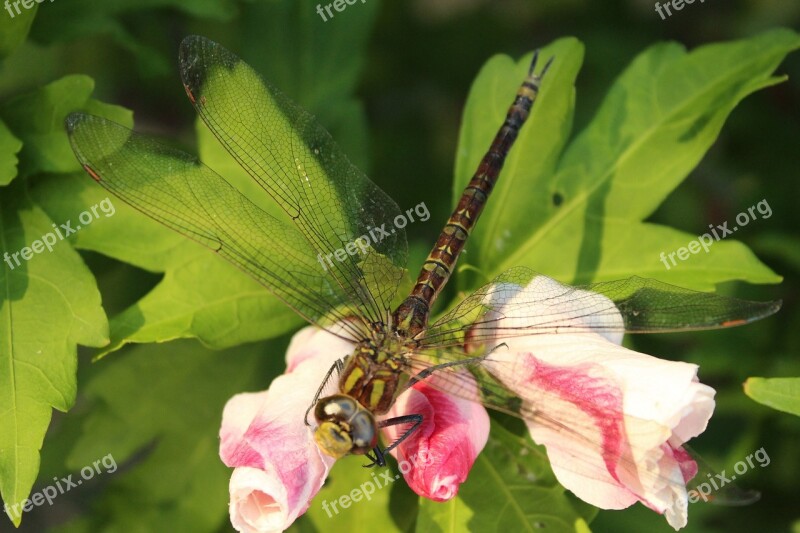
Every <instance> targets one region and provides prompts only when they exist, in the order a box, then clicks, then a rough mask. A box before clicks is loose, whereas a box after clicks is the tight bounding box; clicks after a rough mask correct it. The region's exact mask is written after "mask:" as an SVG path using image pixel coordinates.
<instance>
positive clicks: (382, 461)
mask: <svg viewBox="0 0 800 533" xmlns="http://www.w3.org/2000/svg"><path fill="white" fill-rule="evenodd" d="M409 422H413V425H412V426H411V427H410V428H408V430H407V431H406V432H405V433H403V434H402V435H401V436H400V438H399V439H397V440H396V441H394V442H393V443H392V444H390V445H389V446H388V447H386V448H384V449H383V450H381V448H380V446H375V448H374V449H373V450H372V451H373V452H374V453H375V457H373V456H372V455H370V454H368V453H367V454H365V455H366V456H367V459H369V460H370V461H372V462H371V463H368V464H365V465H363V466H364V468H372V467H373V466H386V454H387V453H389V452H390V451H392V450H394V449H395V448H396V447H397V445H398V444H400V443H401V442H403V441H404V440H406V439H407V438H408V437H409V435H411V434H412V433H414V432H415V431H416V430H417V429H419V426H420V424H422V415H403V416H396V417H394V418H390V419H388V420H384V421H383V422H380V423H379V424H378V427H379V428H385V427H388V426H396V425H397V424H407V423H409Z"/></svg>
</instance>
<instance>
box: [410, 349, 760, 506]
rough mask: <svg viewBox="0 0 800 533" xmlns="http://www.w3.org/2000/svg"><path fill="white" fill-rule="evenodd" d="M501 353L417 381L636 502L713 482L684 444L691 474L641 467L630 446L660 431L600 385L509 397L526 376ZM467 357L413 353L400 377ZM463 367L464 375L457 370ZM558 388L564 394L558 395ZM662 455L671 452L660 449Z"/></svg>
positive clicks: (723, 499)
mask: <svg viewBox="0 0 800 533" xmlns="http://www.w3.org/2000/svg"><path fill="white" fill-rule="evenodd" d="M501 351H502V348H498V350H496V351H495V352H492V353H489V354H488V355H486V357H485V358H484V360H483V361H480V362H475V363H472V364H468V365H464V366H457V367H449V368H445V369H442V370H437V371H436V372H434V373H433V374H432V375H431V376H430V377H429V378H426V379H425V383H426V384H427V385H430V386H431V387H433V388H436V389H438V390H441V391H443V392H446V393H449V394H452V395H454V396H458V397H460V398H463V399H465V400H469V401H473V402H477V403H481V404H483V405H484V406H486V407H488V408H491V409H495V410H498V411H501V412H504V413H507V414H510V415H512V416H515V417H518V418H521V419H523V420H524V421H525V422H526V423H527V424H528V426H529V428H531V431H532V436H533V437H534V440H535V441H539V440H541V442H550V443H552V442H556V443H557V445H556V446H557V448H558V453H559V454H560V462H561V465H562V468H565V469H567V470H569V471H572V472H574V474H575V475H578V476H582V477H585V478H589V479H592V480H593V481H600V482H603V483H607V484H609V485H610V486H616V485H618V483H622V484H624V485H625V486H626V487H627V488H628V489H630V490H631V491H632V492H633V493H634V494H636V495H637V496H638V497H640V498H641V499H642V500H644V501H647V500H648V498H652V497H653V495H654V494H658V495H660V497H661V498H665V499H666V500H667V501H669V500H670V496H669V494H672V493H676V494H681V493H682V491H683V490H693V489H696V488H697V487H698V485H700V484H702V483H703V482H706V481H708V479H710V478H712V477H713V476H714V470H713V469H711V468H710V467H709V466H708V464H707V463H705V461H703V460H702V459H701V458H700V457H699V456H697V454H696V453H695V452H694V451H693V450H691V449H690V448H689V447H688V446H685V445H681V446H680V450H679V451H678V452H677V453H681V454H682V453H685V454H686V456H688V457H691V459H693V460H694V461H695V463H696V466H697V470H696V471H690V468H691V467H689V466H687V465H686V464H685V463H683V464H682V465H681V468H680V469H675V468H673V469H671V470H669V469H666V470H665V469H664V468H663V466H662V467H659V465H657V464H650V465H649V467H648V461H646V460H643V457H642V455H641V449H639V448H638V447H637V446H636V443H640V444H641V443H647V442H663V440H662V441H659V440H658V439H659V438H663V437H662V435H663V431H664V428H663V427H662V426H661V425H660V424H657V423H655V422H653V421H649V420H643V419H640V418H637V417H636V416H632V415H628V414H626V415H624V416H620V404H619V403H617V402H618V401H620V402H621V401H622V398H621V397H619V398H614V397H613V396H611V397H609V395H608V394H606V392H605V390H600V389H601V388H602V387H601V386H599V385H598V383H597V381H594V382H593V383H592V384H591V385H587V384H581V383H579V382H578V383H576V382H574V381H572V382H571V383H570V387H565V388H563V389H560V390H554V389H548V388H547V387H542V386H537V387H533V386H527V387H524V388H520V387H516V390H517V392H519V394H516V393H515V392H512V391H511V389H510V388H509V387H508V386H507V385H506V384H508V383H511V384H512V387H513V386H514V385H513V384H514V382H515V380H517V379H518V377H519V376H521V375H524V374H525V373H526V372H525V370H524V369H523V368H522V365H523V364H524V363H523V361H522V360H521V359H517V360H509V359H508V358H507V357H502V356H500V355H499V354H500V352H501ZM478 355H479V354H478ZM474 357H476V354H475V353H469V354H468V353H465V352H460V353H459V352H455V351H453V350H450V351H449V353H446V354H445V353H442V352H441V351H433V350H432V351H427V352H425V351H423V352H417V353H415V354H413V355H411V356H409V359H410V361H409V362H410V365H409V368H407V369H406V371H407V372H408V373H409V375H415V374H416V373H417V372H419V371H420V370H424V369H426V368H430V367H432V366H435V365H437V364H440V363H442V362H443V361H450V360H457V359H461V360H463V359H468V358H474ZM464 368H466V369H468V370H469V372H463V369H464ZM476 384H477V387H476ZM595 388H596V389H595ZM565 390H567V391H569V392H567V393H565ZM587 402H589V404H588V405H587ZM576 406H580V408H577V407H576ZM581 411H582V413H583V414H584V415H585V416H576V412H581ZM610 436H611V438H609V437H610ZM550 446H552V444H549V445H548V455H550V454H551V453H552V449H551V448H550ZM662 450H664V451H665V452H666V453H672V452H670V451H667V450H665V448H664V447H663V446H662ZM565 457H567V458H568V460H567V461H565V459H564V458H565ZM551 460H552V456H551ZM684 461H685V458H684ZM684 488H685V489H684ZM704 494H707V492H706V493H704ZM758 498H759V494H758V493H757V492H755V491H747V490H743V489H741V488H739V487H738V486H736V485H735V484H730V483H729V484H726V485H725V486H722V487H719V488H717V489H716V490H714V491H713V493H712V494H710V495H708V497H707V500H708V501H714V502H717V503H721V504H725V505H747V504H749V503H752V502H754V501H756V500H758Z"/></svg>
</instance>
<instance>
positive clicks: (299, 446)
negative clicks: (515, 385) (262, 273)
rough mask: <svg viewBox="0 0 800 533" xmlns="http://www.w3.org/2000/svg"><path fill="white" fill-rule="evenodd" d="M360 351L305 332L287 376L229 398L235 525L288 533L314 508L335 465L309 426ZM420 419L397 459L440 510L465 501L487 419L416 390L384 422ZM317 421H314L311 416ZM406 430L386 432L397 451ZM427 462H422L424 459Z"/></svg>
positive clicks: (223, 433)
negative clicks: (320, 392) (315, 407)
mask: <svg viewBox="0 0 800 533" xmlns="http://www.w3.org/2000/svg"><path fill="white" fill-rule="evenodd" d="M353 348H354V345H353V344H352V343H349V342H346V341H343V340H342V339H340V338H339V337H337V336H335V335H332V334H330V333H328V332H326V331H323V330H320V329H318V328H314V327H307V328H304V329H302V330H300V331H299V332H298V333H297V334H296V335H295V336H294V337H293V338H292V342H291V344H290V345H289V349H288V351H287V353H286V365H287V371H286V373H285V374H284V375H282V376H279V377H277V378H276V379H275V380H273V382H272V384H271V385H270V387H269V389H268V390H266V391H264V392H259V393H245V394H238V395H236V396H234V397H233V398H231V399H230V400H229V401H228V403H227V405H226V406H225V410H224V412H223V415H222V428H221V429H220V439H221V442H220V457H221V458H222V461H223V462H224V463H225V464H226V465H228V466H230V467H233V468H234V471H233V475H232V476H231V481H230V486H229V490H230V509H229V510H230V516H231V524H233V527H234V528H235V529H236V530H237V531H244V532H247V533H256V532H268V531H283V530H284V529H286V528H288V527H289V526H290V525H291V524H292V522H294V520H295V519H297V517H298V516H300V515H301V514H303V513H304V512H305V511H306V510H307V509H308V507H309V505H310V502H311V500H312V499H313V497H314V496H315V495H316V494H317V492H319V490H320V489H321V488H322V484H323V482H324V481H325V478H326V477H327V475H328V472H329V470H330V468H331V466H332V465H333V463H334V459H332V458H330V457H328V456H327V455H325V454H324V453H322V452H321V451H320V450H319V448H318V447H317V445H316V443H315V442H314V438H313V427H311V428H309V427H307V426H306V425H305V424H304V422H303V420H304V416H305V412H306V409H307V408H308V406H309V404H310V402H311V399H312V398H313V397H314V394H315V393H316V391H317V388H318V387H319V384H320V383H321V382H322V379H323V378H324V377H325V373H326V372H327V371H328V369H329V368H330V367H331V365H333V363H334V362H335V361H336V360H337V359H340V358H341V357H344V356H345V355H348V354H350V353H352V352H353ZM408 413H420V414H422V415H423V417H424V419H423V424H422V426H421V427H420V428H419V430H418V431H417V432H415V434H414V435H412V436H411V437H410V438H409V439H407V440H406V441H404V442H403V443H402V444H401V445H400V446H399V447H398V448H396V449H395V450H393V451H392V453H393V454H394V455H395V457H397V458H398V460H399V461H404V463H402V468H401V471H402V472H403V475H404V476H405V478H406V481H407V482H408V484H409V486H410V487H411V488H412V489H413V490H414V491H415V492H417V493H418V494H420V495H422V496H426V497H429V498H432V499H435V500H437V501H444V500H447V499H450V498H452V497H453V496H455V494H456V493H457V492H458V487H459V485H460V484H461V483H463V482H464V481H465V480H466V478H467V474H468V473H469V470H470V469H471V468H472V464H473V462H474V461H475V458H476V457H477V455H478V453H480V451H481V450H482V449H483V446H484V444H485V443H486V440H487V438H488V436H489V417H488V415H487V413H486V410H485V409H484V408H483V407H482V406H480V405H478V404H475V403H473V402H470V401H466V400H462V399H460V398H456V397H454V396H450V395H448V394H444V393H442V392H439V391H437V390H434V389H432V388H430V387H429V386H427V385H426V384H424V383H418V384H417V385H415V386H414V387H413V388H412V389H410V390H408V391H407V392H406V393H405V394H403V395H402V396H401V397H400V399H398V401H397V402H396V404H395V406H394V407H393V409H392V411H391V412H390V413H388V414H387V415H386V416H384V417H382V419H385V418H390V417H392V416H398V415H400V414H408ZM309 418H310V421H312V422H313V416H310V417H309ZM404 427H407V426H390V427H389V428H386V429H384V430H383V431H384V441H385V442H393V441H394V440H395V439H396V438H397V436H399V434H400V433H399V432H400V431H402V430H403V428H404ZM421 459H424V460H421Z"/></svg>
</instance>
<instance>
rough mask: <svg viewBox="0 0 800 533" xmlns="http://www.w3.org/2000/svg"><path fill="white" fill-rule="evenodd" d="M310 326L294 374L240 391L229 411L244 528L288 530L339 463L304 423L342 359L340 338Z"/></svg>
mask: <svg viewBox="0 0 800 533" xmlns="http://www.w3.org/2000/svg"><path fill="white" fill-rule="evenodd" d="M309 329H311V328H306V329H305V330H302V331H301V332H299V333H298V334H297V335H296V336H295V338H294V339H293V343H292V346H293V349H294V352H293V354H294V355H297V354H300V355H298V356H297V357H298V359H297V360H294V361H293V365H294V366H293V368H292V371H291V372H290V373H288V374H284V375H282V376H279V377H277V378H275V379H274V380H273V381H272V384H271V385H270V387H269V389H268V390H267V391H264V392H260V393H248V394H239V395H237V396H234V397H233V398H231V400H229V402H228V404H227V405H226V406H225V410H224V412H223V419H222V427H221V429H220V440H221V443H220V457H221V458H222V460H223V462H224V463H225V464H226V465H228V466H231V467H235V468H236V470H234V474H233V475H232V476H231V483H230V494H231V505H230V513H231V523H232V524H233V525H234V527H236V528H237V529H238V530H239V531H280V530H282V529H285V528H286V527H288V526H289V525H290V524H291V523H292V522H293V521H294V520H295V519H296V518H297V517H298V516H299V515H300V514H302V513H303V512H305V511H306V509H307V508H308V506H309V503H310V500H311V499H312V498H313V497H314V495H315V494H316V493H317V492H318V491H319V489H320V488H321V487H322V484H323V482H324V481H325V478H326V477H327V475H328V471H329V470H330V467H331V466H332V465H333V462H334V460H333V459H332V458H330V457H328V456H327V455H325V454H323V453H321V452H320V450H319V448H318V447H317V445H316V444H315V442H314V439H313V427H308V426H306V425H305V423H304V422H303V420H304V416H305V413H306V409H307V408H308V406H309V405H310V402H311V400H312V399H313V397H314V393H315V392H316V391H317V388H318V387H319V384H320V383H321V381H322V379H323V377H324V376H325V373H326V372H327V371H328V369H329V368H330V366H331V365H332V364H333V362H334V361H335V360H336V359H338V358H340V357H341V356H342V354H341V352H340V348H341V346H340V344H339V342H338V341H340V339H338V337H336V336H334V335H331V334H329V333H325V332H322V331H319V330H317V331H316V332H311V333H312V334H309V331H308V330H309ZM298 338H299V340H298ZM303 341H305V342H303ZM326 342H327V343H328V346H329V347H330V349H327V350H326V349H325V345H326ZM306 343H308V345H307V344H306ZM309 345H310V347H309ZM290 351H291V350H290Z"/></svg>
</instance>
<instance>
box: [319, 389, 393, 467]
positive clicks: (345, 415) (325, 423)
mask: <svg viewBox="0 0 800 533" xmlns="http://www.w3.org/2000/svg"><path fill="white" fill-rule="evenodd" d="M314 418H316V420H317V429H316V430H314V440H315V441H316V443H317V446H319V449H320V450H322V451H323V452H324V453H325V454H327V455H330V456H331V457H335V458H336V459H339V458H341V457H344V456H345V455H347V454H348V453H354V454H364V453H367V452H368V451H370V450H371V449H372V448H374V447H375V446H376V445H377V444H378V426H377V424H376V423H375V416H374V415H373V414H372V413H371V412H370V411H368V410H367V409H365V408H364V407H362V406H361V405H359V403H358V402H357V401H356V400H355V399H354V398H353V397H351V396H347V395H345V394H335V395H333V396H328V397H326V398H322V399H320V400H319V401H318V402H317V405H316V406H315V407H314Z"/></svg>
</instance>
